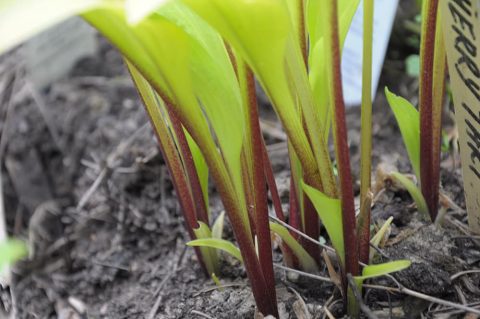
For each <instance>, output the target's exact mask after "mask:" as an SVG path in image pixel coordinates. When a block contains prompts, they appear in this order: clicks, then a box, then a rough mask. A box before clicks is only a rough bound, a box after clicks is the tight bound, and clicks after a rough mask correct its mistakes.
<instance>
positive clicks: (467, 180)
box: [440, 0, 480, 234]
mask: <svg viewBox="0 0 480 319" xmlns="http://www.w3.org/2000/svg"><path fill="white" fill-rule="evenodd" d="M440 5H441V7H440V9H441V10H442V11H441V13H442V20H443V23H442V24H443V31H444V34H445V47H446V49H447V62H448V70H449V73H450V84H451V89H452V93H453V103H454V106H455V120H456V123H457V127H458V134H459V143H460V156H461V160H462V173H463V185H464V189H465V200H466V203H467V213H468V223H469V226H470V229H471V230H472V231H474V232H476V233H479V234H480V58H479V44H480V39H479V38H480V20H479V18H478V14H477V13H478V9H479V2H478V1H472V0H462V1H459V0H442V1H440Z"/></svg>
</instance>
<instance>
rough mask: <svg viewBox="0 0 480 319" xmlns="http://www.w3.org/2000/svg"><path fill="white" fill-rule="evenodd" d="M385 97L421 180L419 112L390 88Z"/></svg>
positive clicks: (414, 168) (416, 173)
mask: <svg viewBox="0 0 480 319" xmlns="http://www.w3.org/2000/svg"><path fill="white" fill-rule="evenodd" d="M385 95H386V96H387V100H388V104H390V107H391V108H392V111H393V114H394V115H395V118H396V119H397V123H398V126H399V127H400V132H401V133H402V137H403V143H405V147H406V148H407V152H408V157H409V158H410V162H411V163H412V166H413V170H414V171H415V175H416V176H417V178H418V180H420V117H419V114H418V111H417V109H416V108H415V107H414V106H413V105H412V104H411V103H410V102H408V101H407V100H406V99H404V98H403V97H401V96H398V95H395V94H393V93H392V92H390V91H389V90H388V88H385Z"/></svg>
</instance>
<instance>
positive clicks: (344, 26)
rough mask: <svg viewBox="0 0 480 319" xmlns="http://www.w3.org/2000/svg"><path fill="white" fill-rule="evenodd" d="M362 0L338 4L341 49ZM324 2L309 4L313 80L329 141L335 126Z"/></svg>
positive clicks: (311, 83) (312, 1) (311, 82)
mask: <svg viewBox="0 0 480 319" xmlns="http://www.w3.org/2000/svg"><path fill="white" fill-rule="evenodd" d="M359 3H360V0H340V1H338V16H339V33H340V48H343V44H344V43H345V39H346V37H347V33H348V30H349V29H350V25H351V23H352V20H353V17H354V15H355V12H356V11H357V8H358V4H359ZM322 9H323V8H322V3H321V0H308V3H307V28H308V32H309V39H310V53H309V63H308V64H309V69H310V72H309V75H308V76H309V80H310V85H311V87H312V92H313V98H314V100H315V104H316V105H317V107H318V112H319V118H320V120H321V121H322V127H323V129H324V131H323V136H324V138H325V139H326V140H328V136H329V131H330V125H331V115H330V114H331V113H330V112H331V107H330V106H329V104H328V101H329V97H328V94H329V93H328V80H327V73H326V55H325V54H326V52H325V42H324V39H323V36H324V30H323V26H322V21H321V18H320V13H321V10H322Z"/></svg>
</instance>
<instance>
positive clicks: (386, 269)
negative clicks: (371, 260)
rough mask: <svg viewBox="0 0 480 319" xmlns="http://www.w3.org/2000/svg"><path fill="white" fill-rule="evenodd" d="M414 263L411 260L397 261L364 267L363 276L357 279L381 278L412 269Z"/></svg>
mask: <svg viewBox="0 0 480 319" xmlns="http://www.w3.org/2000/svg"><path fill="white" fill-rule="evenodd" d="M411 264H412V262H411V261H410V260H395V261H391V262H388V263H383V264H377V265H368V266H365V267H363V270H362V275H361V276H358V277H357V278H359V279H361V280H365V279H368V278H374V277H379V276H383V275H387V274H391V273H392V272H397V271H400V270H403V269H406V268H408V267H410V265H411Z"/></svg>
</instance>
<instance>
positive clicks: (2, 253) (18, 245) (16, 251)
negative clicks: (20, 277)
mask: <svg viewBox="0 0 480 319" xmlns="http://www.w3.org/2000/svg"><path fill="white" fill-rule="evenodd" d="M26 255H27V246H26V245H25V243H24V242H23V241H20V240H16V239H8V240H5V241H3V242H1V243H0V272H1V271H3V269H4V268H5V267H6V266H8V265H10V264H12V263H14V262H16V261H17V260H19V259H21V258H23V257H25V256H26Z"/></svg>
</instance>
